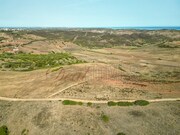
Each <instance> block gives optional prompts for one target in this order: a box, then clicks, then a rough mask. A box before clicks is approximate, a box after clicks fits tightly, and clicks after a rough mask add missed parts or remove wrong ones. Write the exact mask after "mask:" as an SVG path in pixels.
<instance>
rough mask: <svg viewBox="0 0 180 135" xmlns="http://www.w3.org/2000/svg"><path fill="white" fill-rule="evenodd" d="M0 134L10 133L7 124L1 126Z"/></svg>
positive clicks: (6, 134) (7, 134)
mask: <svg viewBox="0 0 180 135" xmlns="http://www.w3.org/2000/svg"><path fill="white" fill-rule="evenodd" d="M0 135H9V130H8V128H7V126H5V125H4V126H1V127H0Z"/></svg>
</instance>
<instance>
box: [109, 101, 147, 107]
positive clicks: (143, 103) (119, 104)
mask: <svg viewBox="0 0 180 135" xmlns="http://www.w3.org/2000/svg"><path fill="white" fill-rule="evenodd" d="M107 104H108V106H133V105H140V106H145V105H148V104H149V102H148V101H146V100H136V101H135V102H113V101H109V102H108V103H107Z"/></svg>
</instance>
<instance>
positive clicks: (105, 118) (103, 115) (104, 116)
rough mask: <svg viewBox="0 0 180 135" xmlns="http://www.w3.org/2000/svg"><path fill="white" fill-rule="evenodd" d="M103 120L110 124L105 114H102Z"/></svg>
mask: <svg viewBox="0 0 180 135" xmlns="http://www.w3.org/2000/svg"><path fill="white" fill-rule="evenodd" d="M101 119H102V120H103V121H104V122H109V117H108V116H107V115H105V114H102V115H101Z"/></svg>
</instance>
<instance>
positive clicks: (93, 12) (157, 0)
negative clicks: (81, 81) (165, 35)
mask: <svg viewBox="0 0 180 135" xmlns="http://www.w3.org/2000/svg"><path fill="white" fill-rule="evenodd" d="M134 26H136V27H137V26H180V0H0V27H134Z"/></svg>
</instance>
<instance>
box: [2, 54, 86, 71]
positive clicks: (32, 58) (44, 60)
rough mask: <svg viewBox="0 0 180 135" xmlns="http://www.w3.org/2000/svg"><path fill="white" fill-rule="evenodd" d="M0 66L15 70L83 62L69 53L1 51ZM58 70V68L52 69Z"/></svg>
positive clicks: (29, 69)
mask: <svg viewBox="0 0 180 135" xmlns="http://www.w3.org/2000/svg"><path fill="white" fill-rule="evenodd" d="M0 61H2V64H1V65H0V68H2V69H9V70H15V71H31V70H35V69H41V68H52V67H57V66H61V65H71V64H78V63H84V62H85V61H82V60H78V59H77V58H75V57H74V56H71V55H70V54H69V53H49V54H26V53H19V54H13V53H2V54H0ZM54 70H58V69H54Z"/></svg>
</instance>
